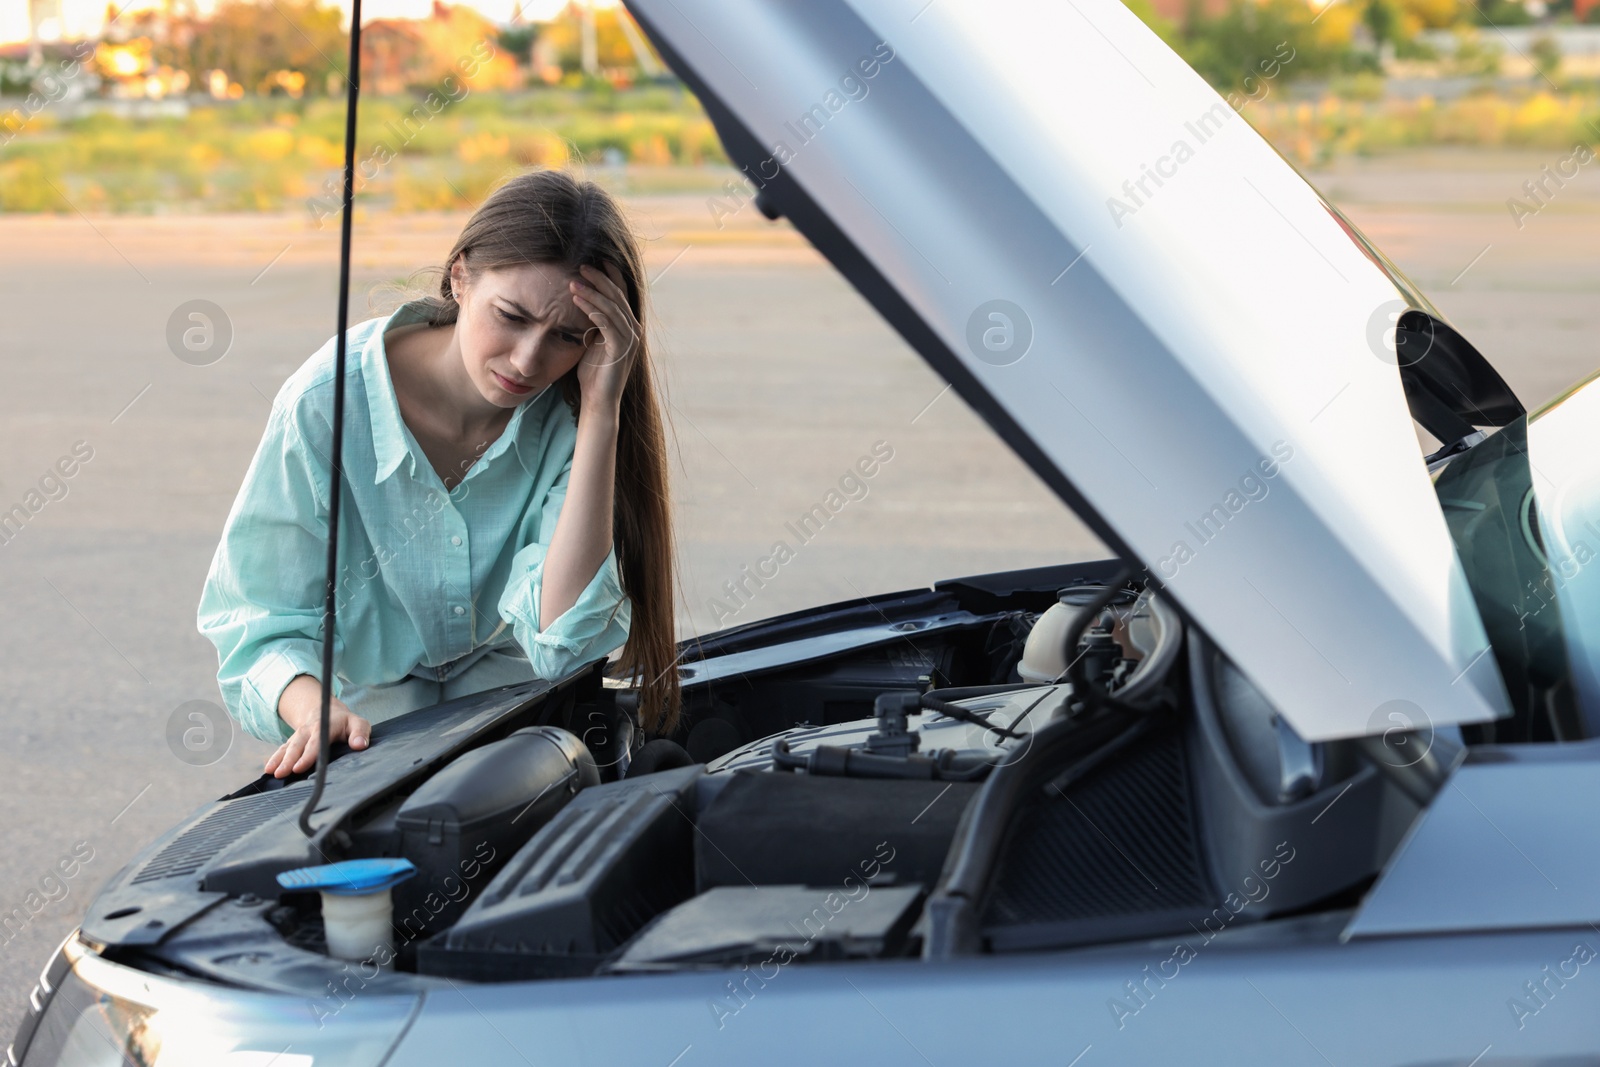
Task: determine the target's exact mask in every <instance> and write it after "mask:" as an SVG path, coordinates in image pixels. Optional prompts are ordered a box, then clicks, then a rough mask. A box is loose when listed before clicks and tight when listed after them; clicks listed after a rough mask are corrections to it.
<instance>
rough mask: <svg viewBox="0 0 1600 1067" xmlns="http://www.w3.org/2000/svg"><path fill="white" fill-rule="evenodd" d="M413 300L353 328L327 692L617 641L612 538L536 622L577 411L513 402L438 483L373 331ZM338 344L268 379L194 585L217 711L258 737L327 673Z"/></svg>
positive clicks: (543, 672)
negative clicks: (200, 585)
mask: <svg viewBox="0 0 1600 1067" xmlns="http://www.w3.org/2000/svg"><path fill="white" fill-rule="evenodd" d="M424 316H425V313H424V311H423V310H422V307H421V305H420V304H416V303H410V304H406V305H404V306H403V307H401V308H400V309H399V310H398V311H396V312H394V314H392V315H389V316H386V317H383V318H377V319H369V320H368V321H366V322H363V323H360V324H359V325H356V326H353V327H351V328H350V330H349V333H348V335H347V337H348V341H347V348H348V350H347V355H346V360H345V363H346V367H345V373H346V380H345V429H344V475H343V479H342V480H343V489H342V494H343V495H342V503H341V505H340V510H339V592H338V613H337V619H336V622H335V625H334V683H333V691H334V695H335V696H338V695H339V694H340V693H341V692H342V691H343V689H344V687H345V686H346V685H378V684H384V683H388V682H394V681H398V680H400V679H401V678H404V677H405V676H406V675H408V674H410V673H411V672H412V671H413V670H414V669H416V668H418V667H419V666H420V667H423V668H435V667H442V666H445V665H448V664H454V663H457V662H458V661H462V660H463V659H464V658H466V657H471V659H476V658H478V657H480V656H481V655H483V654H484V653H486V652H487V651H489V650H490V649H494V648H505V647H508V646H512V645H516V646H520V647H521V649H522V650H523V651H524V652H525V653H526V654H527V657H528V660H529V662H530V664H531V666H532V668H533V672H534V674H535V675H536V676H537V677H541V678H557V677H560V676H561V675H563V674H566V673H567V672H569V671H570V670H572V669H573V668H574V667H576V666H578V665H580V664H581V663H583V662H585V661H588V660H592V659H597V658H600V657H603V656H605V655H607V654H608V653H610V652H611V651H612V650H613V649H616V648H618V647H620V646H621V645H622V644H623V643H624V641H626V639H627V635H628V626H629V623H630V619H631V613H630V604H629V602H628V598H627V597H626V595H625V594H624V593H623V591H622V584H621V579H620V576H619V574H618V571H617V559H616V550H615V548H613V549H612V551H611V552H610V553H609V554H608V555H607V556H606V559H605V560H604V562H602V563H601V565H600V567H599V569H598V570H597V571H596V572H595V575H594V577H593V578H592V579H590V581H589V584H588V585H587V586H586V587H585V588H584V590H583V592H582V594H581V595H580V596H579V597H578V599H577V602H576V603H574V604H573V606H572V607H571V608H569V609H568V610H567V611H566V612H564V613H563V614H562V615H561V616H560V617H558V618H557V619H556V620H555V621H554V622H553V623H551V624H550V625H548V626H546V627H544V628H542V629H541V627H540V619H539V596H540V592H541V589H542V575H543V570H544V560H545V552H546V550H547V549H548V548H549V546H550V539H551V537H552V536H553V535H554V533H555V527H556V519H557V517H558V516H559V515H560V513H561V505H562V503H563V501H564V500H565V499H566V495H567V482H568V479H569V478H570V477H571V474H572V455H573V450H574V448H575V446H576V443H577V423H576V420H575V419H574V418H573V415H572V411H571V409H570V408H568V407H567V405H566V403H565V402H564V401H563V400H562V397H561V390H560V388H559V387H557V386H551V387H550V388H548V389H545V390H544V391H543V392H542V393H540V394H538V395H537V396H535V397H532V398H530V399H528V400H525V401H523V402H522V404H521V405H520V406H519V407H518V408H517V410H516V412H515V413H514V414H513V415H512V417H511V420H510V422H508V423H507V425H506V427H505V429H504V431H502V432H501V434H500V436H499V437H498V438H497V439H496V440H495V441H494V442H493V443H492V444H491V445H490V446H489V447H488V448H487V449H486V450H485V451H484V452H483V454H482V455H481V456H480V457H479V458H478V459H477V460H476V462H475V463H474V464H473V466H472V467H471V468H470V469H469V470H468V471H467V473H466V476H465V477H464V478H463V479H462V480H461V481H460V483H459V484H457V485H456V486H455V488H454V489H452V490H449V491H446V490H445V488H444V483H443V482H442V481H441V480H440V478H439V475H438V474H437V473H436V472H435V471H434V469H433V466H432V464H430V463H429V462H428V458H427V456H426V455H425V454H424V453H423V451H422V449H421V447H420V446H419V445H418V444H417V441H416V438H415V437H413V436H412V434H411V431H410V429H408V428H407V427H406V425H405V422H404V421H403V420H402V419H401V416H400V407H399V404H398V402H397V401H396V399H395V393H394V384H393V382H392V380H391V379H390V377H389V364H388V356H387V353H386V351H385V348H384V334H385V333H387V332H388V330H389V329H391V328H398V327H400V326H403V325H408V324H410V323H415V322H422V321H424ZM333 370H334V340H333V339H331V338H330V339H329V341H328V343H327V344H326V345H324V346H323V347H322V348H321V349H320V350H319V351H318V352H317V353H316V354H315V355H313V356H312V357H311V358H310V359H308V360H307V361H306V362H305V364H304V365H302V366H301V367H300V369H299V370H297V371H296V372H295V373H294V374H293V375H291V376H290V378H289V380H288V381H286V382H285V383H284V385H283V388H282V389H280V390H279V391H278V396H277V399H276V400H274V401H273V405H272V413H271V415H270V416H269V417H268V419H267V428H266V431H265V433H264V434H263V435H262V438H261V444H260V446H259V447H258V448H257V449H256V454H255V458H254V459H253V460H252V461H251V463H250V469H249V470H248V471H247V472H246V474H245V477H244V484H243V485H241V486H240V488H239V495H238V497H237V498H236V499H235V500H234V502H233V508H232V510H231V511H229V513H228V519H227V523H226V524H225V525H224V527H223V530H222V540H221V542H220V543H219V544H218V545H217V551H216V555H215V556H214V557H213V558H212V561H211V570H210V573H208V574H207V575H206V582H205V588H204V589H203V590H202V592H201V595H200V607H199V613H198V622H199V629H200V632H201V633H203V634H204V635H205V636H206V637H207V638H209V639H210V640H211V642H212V643H213V644H214V645H216V646H217V658H218V670H217V683H218V685H219V687H220V688H221V690H222V696H223V699H224V701H225V702H226V704H227V707H228V712H229V714H230V715H232V716H233V717H234V718H235V719H237V720H238V721H239V723H240V725H241V726H243V727H244V729H245V730H246V731H248V732H249V733H250V734H251V735H253V736H255V737H258V738H261V739H263V740H267V741H274V742H276V741H281V740H283V739H285V738H287V737H288V736H289V734H290V730H289V727H288V724H286V723H285V722H284V721H283V720H282V719H280V718H279V717H278V711H277V708H278V698H279V697H280V696H281V695H282V693H283V690H284V687H285V686H287V685H288V684H289V682H290V680H291V679H293V678H294V677H295V675H298V674H309V675H311V676H312V677H321V675H322V641H321V637H320V631H321V629H322V608H323V599H324V595H325V594H324V591H325V582H326V580H327V545H328V503H329V477H328V474H329V472H328V453H329V450H330V448H331V445H332V436H333V427H332V414H333Z"/></svg>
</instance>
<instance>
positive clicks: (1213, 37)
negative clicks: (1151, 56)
mask: <svg viewBox="0 0 1600 1067" xmlns="http://www.w3.org/2000/svg"><path fill="white" fill-rule="evenodd" d="M1348 6H1349V5H1348V4H1341V3H1337V2H1336V3H1335V4H1333V5H1330V8H1329V9H1325V11H1326V15H1327V17H1326V18H1320V19H1319V16H1318V15H1317V13H1316V12H1315V11H1314V10H1313V9H1312V8H1311V7H1310V6H1308V5H1307V4H1306V3H1305V2H1304V0H1230V2H1229V4H1228V7H1227V9H1226V10H1225V11H1223V13H1222V14H1220V15H1217V16H1215V17H1213V18H1204V17H1194V18H1191V19H1190V20H1189V21H1188V22H1187V24H1186V25H1185V27H1184V29H1183V33H1182V35H1181V40H1180V43H1179V45H1178V52H1179V54H1181V55H1182V56H1183V58H1184V59H1186V60H1188V62H1189V65H1190V66H1192V67H1193V68H1194V69H1195V70H1196V71H1198V72H1199V73H1200V75H1201V76H1202V77H1204V78H1205V79H1206V80H1207V81H1208V82H1210V83H1211V84H1212V85H1213V86H1215V87H1216V88H1217V89H1219V90H1225V89H1234V88H1236V87H1238V86H1239V85H1240V84H1242V83H1243V81H1244V79H1245V78H1246V77H1256V78H1259V77H1261V76H1262V75H1263V74H1266V73H1268V72H1269V68H1270V74H1271V76H1272V77H1274V78H1279V79H1283V80H1285V81H1288V80H1293V79H1296V78H1303V77H1306V76H1307V75H1312V74H1322V73H1326V72H1328V71H1330V70H1338V69H1343V68H1345V67H1347V66H1349V65H1350V63H1349V55H1350V51H1351V49H1350V37H1349V20H1348V17H1347V16H1346V17H1339V18H1336V17H1335V14H1336V13H1338V12H1339V9H1340V8H1348ZM1291 57H1292V58H1291ZM1262 64H1268V66H1266V67H1264V66H1262Z"/></svg>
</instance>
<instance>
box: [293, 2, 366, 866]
mask: <svg viewBox="0 0 1600 1067" xmlns="http://www.w3.org/2000/svg"><path fill="white" fill-rule="evenodd" d="M345 89H346V92H345V105H344V204H343V210H342V211H341V212H340V215H339V316H338V333H337V334H336V335H335V337H336V340H335V342H334V352H335V355H334V371H333V446H332V448H331V449H330V458H329V460H328V467H329V475H328V484H329V487H330V488H329V490H328V580H327V590H326V595H325V597H324V600H323V605H322V711H321V720H320V728H319V730H318V732H317V770H316V778H315V783H314V784H313V785H312V787H311V795H310V796H309V797H307V798H306V806H305V807H304V808H302V809H301V811H300V832H301V833H303V834H305V835H306V836H307V837H313V836H315V833H316V831H315V830H313V828H312V826H311V813H312V812H313V811H315V810H316V807H317V804H318V803H320V802H321V800H322V787H323V786H324V785H326V784H327V780H328V749H329V747H330V746H329V744H328V727H329V723H328V720H329V718H330V717H331V711H330V703H329V702H330V701H331V700H332V699H333V621H334V612H335V609H336V607H337V600H338V597H337V596H336V593H337V589H338V585H337V583H338V576H339V497H340V494H341V492H342V491H343V486H342V485H341V483H340V475H341V474H342V473H343V472H342V471H341V469H340V466H339V462H340V460H342V459H343V458H344V366H345V331H346V330H347V329H348V328H349V324H350V215H351V205H352V203H353V201H354V199H355V176H356V166H355V160H356V101H357V99H358V97H359V96H360V95H361V0H351V6H350V60H349V72H348V74H347V75H346V76H345Z"/></svg>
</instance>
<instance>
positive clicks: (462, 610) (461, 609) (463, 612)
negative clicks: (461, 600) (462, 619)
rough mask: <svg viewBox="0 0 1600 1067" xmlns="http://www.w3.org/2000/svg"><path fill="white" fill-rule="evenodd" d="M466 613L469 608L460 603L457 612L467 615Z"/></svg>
mask: <svg viewBox="0 0 1600 1067" xmlns="http://www.w3.org/2000/svg"><path fill="white" fill-rule="evenodd" d="M466 613H467V609H466V608H464V607H462V606H461V605H460V604H457V605H456V614H457V615H465V614H466Z"/></svg>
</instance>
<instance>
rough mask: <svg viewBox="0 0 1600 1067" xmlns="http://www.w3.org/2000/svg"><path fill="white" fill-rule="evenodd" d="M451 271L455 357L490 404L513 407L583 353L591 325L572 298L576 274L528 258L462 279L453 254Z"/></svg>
mask: <svg viewBox="0 0 1600 1067" xmlns="http://www.w3.org/2000/svg"><path fill="white" fill-rule="evenodd" d="M450 276H451V282H452V284H453V285H454V286H455V293H456V302H457V303H459V304H460V305H461V312H460V314H459V315H458V316H457V319H456V340H457V343H458V344H459V346H460V348H461V359H462V362H463V363H464V364H465V365H466V369H467V374H468V375H469V376H470V377H471V378H472V382H473V384H474V385H476V386H477V387H478V391H479V392H480V393H482V394H483V396H484V399H486V400H488V401H489V402H490V403H491V404H494V405H495V406H497V407H504V408H514V407H516V406H517V405H518V404H520V403H522V402H523V401H524V400H527V399H528V398H529V397H532V396H534V395H535V394H537V393H538V392H539V391H540V390H542V389H544V388H545V386H547V385H549V384H551V383H552V382H555V381H556V380H558V379H559V378H560V377H561V376H562V375H564V374H566V373H567V372H568V371H570V370H571V369H572V368H573V367H575V366H576V365H577V363H578V360H580V359H582V358H583V354H584V351H585V350H586V348H587V346H586V344H585V343H584V337H585V335H586V334H587V332H588V331H589V330H590V329H591V328H594V324H593V323H592V322H591V321H590V320H589V316H588V315H586V314H584V312H583V311H582V310H581V309H579V307H578V306H577V305H576V304H575V303H573V301H572V290H571V288H570V284H571V283H572V282H573V281H576V280H579V279H578V276H577V275H576V274H574V273H570V272H568V271H566V270H563V269H562V268H561V267H558V266H555V265H553V264H549V263H530V264H527V265H523V266H516V267H504V268H501V269H498V270H484V271H480V272H479V273H478V275H477V277H476V278H473V279H471V280H470V281H469V280H468V278H467V272H466V270H465V268H464V267H463V266H462V264H461V261H460V260H459V259H458V260H456V262H455V263H454V264H453V265H452V267H451V271H450ZM597 336H598V335H597Z"/></svg>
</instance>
